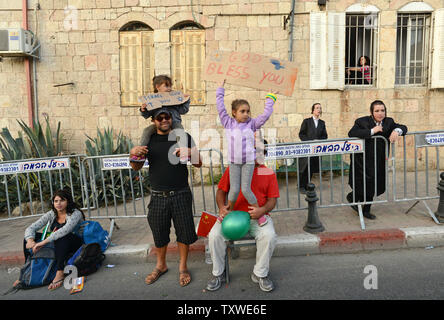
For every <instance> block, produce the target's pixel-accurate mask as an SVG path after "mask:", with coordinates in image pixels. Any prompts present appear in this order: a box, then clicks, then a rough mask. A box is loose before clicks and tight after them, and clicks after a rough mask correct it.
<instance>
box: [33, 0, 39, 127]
mask: <svg viewBox="0 0 444 320" xmlns="http://www.w3.org/2000/svg"><path fill="white" fill-rule="evenodd" d="M37 8H39V3H38V2H37V4H36V6H35V8H34V19H35V24H34V26H35V27H34V36H35V37H37V31H38V30H37ZM32 89H33V93H34V119H35V121H36V122H38V121H39V102H38V98H37V58H35V57H33V58H32Z"/></svg>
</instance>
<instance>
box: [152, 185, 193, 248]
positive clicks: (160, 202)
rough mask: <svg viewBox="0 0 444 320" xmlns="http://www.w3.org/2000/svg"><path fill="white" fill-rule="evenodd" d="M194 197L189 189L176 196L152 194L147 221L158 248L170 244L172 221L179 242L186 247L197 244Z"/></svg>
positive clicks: (177, 193)
mask: <svg viewBox="0 0 444 320" xmlns="http://www.w3.org/2000/svg"><path fill="white" fill-rule="evenodd" d="M192 197H193V196H192V194H191V191H190V190H189V189H188V190H185V191H179V192H176V193H175V194H174V195H157V194H156V193H155V192H153V193H152V194H151V200H150V203H149V205H148V216H147V219H148V224H149V225H150V228H151V231H152V233H153V238H154V244H155V246H156V247H157V248H161V247H164V246H166V245H168V243H169V242H170V229H171V220H173V223H174V229H175V230H176V239H177V242H180V243H183V244H186V245H189V244H192V243H194V242H196V240H197V234H196V228H195V226H194V219H193V207H192V206H193V203H192V202H193V199H192Z"/></svg>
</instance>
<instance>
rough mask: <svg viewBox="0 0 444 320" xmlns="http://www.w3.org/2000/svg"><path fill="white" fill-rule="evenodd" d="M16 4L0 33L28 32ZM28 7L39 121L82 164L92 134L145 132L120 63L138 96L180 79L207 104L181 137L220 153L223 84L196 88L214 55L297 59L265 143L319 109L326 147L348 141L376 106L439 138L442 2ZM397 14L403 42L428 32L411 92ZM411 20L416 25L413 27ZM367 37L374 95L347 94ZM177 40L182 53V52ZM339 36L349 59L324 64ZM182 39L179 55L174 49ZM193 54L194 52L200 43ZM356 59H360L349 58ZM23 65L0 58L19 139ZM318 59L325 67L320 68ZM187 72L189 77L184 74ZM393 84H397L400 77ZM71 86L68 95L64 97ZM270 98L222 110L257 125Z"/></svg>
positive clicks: (2, 6) (54, 1) (81, 2)
mask: <svg viewBox="0 0 444 320" xmlns="http://www.w3.org/2000/svg"><path fill="white" fill-rule="evenodd" d="M10 2H11V1H5V0H0V29H1V28H17V27H21V26H22V19H23V18H22V10H21V3H18V4H10ZM15 2H20V1H15ZM37 4H38V5H37ZM28 6H29V10H28V19H29V29H30V30H32V31H33V33H34V34H35V35H36V37H37V38H38V40H39V42H40V44H41V49H40V59H39V60H38V62H37V63H36V80H37V82H36V83H37V87H36V91H37V101H38V104H37V108H36V110H37V114H36V116H37V117H38V118H39V119H42V117H43V115H45V114H47V115H49V116H50V121H51V122H52V123H56V122H59V121H60V122H61V129H62V131H63V133H64V138H65V140H66V141H65V149H66V151H67V152H84V150H85V144H84V141H85V140H86V136H85V134H87V135H90V136H94V135H95V133H96V130H97V128H105V127H113V128H114V129H115V130H117V131H119V130H121V131H122V132H123V133H124V134H126V135H128V136H130V137H131V138H132V139H133V141H135V142H137V141H138V139H139V136H140V134H141V132H142V130H143V128H144V127H145V126H146V125H147V124H148V122H147V120H144V119H143V118H142V117H141V116H140V115H139V112H138V108H137V107H136V106H134V105H133V106H130V105H124V104H127V103H123V100H124V99H123V98H122V96H123V94H124V93H123V91H125V90H130V91H131V90H133V89H134V88H133V89H131V88H130V87H131V86H129V87H128V88H130V89H128V88H127V87H125V85H123V84H122V81H123V80H122V79H123V73H124V72H125V70H126V69H125V70H123V69H122V68H123V67H122V66H123V64H124V63H129V65H131V61H132V60H131V59H136V60H134V61H136V62H134V61H133V62H134V63H136V64H135V66H136V67H132V70H133V71H134V70H135V68H136V69H137V68H138V67H139V66H142V67H143V68H144V70H145V71H146V72H145V71H144V72H143V73H142V77H143V78H144V79H142V80H143V83H137V88H139V85H140V88H142V89H141V90H148V89H146V88H150V83H149V81H146V80H147V79H148V80H149V79H150V77H151V75H153V74H170V75H173V77H174V75H178V77H179V78H180V79H174V80H175V81H176V82H175V84H179V86H181V88H182V89H183V88H185V91H186V89H192V90H194V91H193V92H192V93H193V94H194V93H196V94H201V96H200V98H199V99H197V98H195V99H194V100H193V103H192V105H191V108H190V112H189V113H188V114H187V115H185V116H184V117H183V119H184V126H185V128H186V129H187V130H188V131H190V132H191V133H193V135H196V134H197V133H202V132H203V131H205V130H206V129H208V130H207V131H206V133H205V134H203V135H202V134H201V137H200V139H199V143H200V147H201V148H202V147H208V146H209V145H210V143H208V141H210V140H213V143H214V140H215V139H211V137H212V136H214V137H215V136H217V133H219V134H220V133H222V127H221V125H220V123H219V122H218V120H217V112H216V106H215V90H216V86H217V84H216V83H211V82H206V83H205V82H200V81H199V77H198V73H199V72H200V69H199V65H200V66H201V65H203V60H204V58H205V55H207V54H209V52H211V51H213V50H227V51H246V52H255V53H259V54H263V55H267V56H273V57H276V58H280V59H285V60H289V59H292V60H293V61H294V62H296V64H297V65H298V69H299V71H298V78H297V81H296V84H295V91H294V94H293V96H292V97H284V96H279V99H278V102H277V104H276V106H275V110H274V112H273V115H272V117H271V119H270V120H269V121H268V122H267V123H266V125H265V129H264V134H265V136H266V137H268V138H276V140H277V141H284V142H290V141H299V139H298V132H299V129H300V125H301V123H302V120H303V119H304V118H306V117H308V116H310V111H311V105H312V104H313V103H314V102H320V103H321V104H322V106H323V115H322V118H323V119H324V120H325V122H326V124H327V129H328V134H329V137H330V138H341V137H346V135H347V132H348V130H349V128H350V127H351V126H352V125H353V122H354V119H356V118H357V117H359V116H363V115H367V114H369V105H370V102H371V101H373V100H375V99H381V100H383V101H384V102H385V103H386V105H387V107H388V115H389V116H392V117H394V118H395V119H396V120H397V121H398V122H400V123H403V124H406V125H407V126H408V127H409V130H410V131H422V130H436V129H444V103H443V101H444V91H443V90H442V89H440V88H439V86H440V85H439V74H438V75H437V72H438V71H437V70H436V68H433V66H435V65H434V64H433V62H432V57H433V52H434V51H435V50H442V48H443V47H444V38H443V39H442V40H440V39H438V40H440V41H441V42H440V43H441V46H442V47H441V48H439V47H437V44H438V43H437V41H438V40H436V39H437V37H435V33H437V32H436V30H438V29H437V28H438V27H439V25H443V24H444V19H442V17H443V15H442V14H441V15H440V14H438V13H439V12H440V9H442V8H443V7H444V1H443V0H427V2H424V3H422V2H421V3H418V2H413V1H410V0H393V1H386V0H373V1H366V0H364V1H351V0H328V1H326V5H325V6H323V5H319V4H318V1H313V0H296V1H292V0H284V1H283V0H195V1H184V0H181V1H179V0H88V1H86V0H29V1H28ZM292 6H294V15H292ZM330 13H332V14H331V15H330ZM333 13H337V14H339V13H340V15H338V16H337V17H338V19H339V20H334V19H335V15H334V14H333ZM316 14H318V15H316ZM402 14H404V15H405V17H406V18H405V19H406V20H405V21H407V24H406V25H405V32H409V33H408V35H407V36H405V35H404V38H405V39H407V38H411V37H413V36H412V33H413V31H412V30H413V29H412V21H414V23H416V25H415V26H416V29H414V31H415V32H416V38H415V39H416V41H418V39H419V38H421V37H419V36H418V35H417V34H419V31H418V30H419V28H418V22H417V21H421V23H424V24H428V25H427V26H424V30H425V29H427V30H425V31H424V30H421V32H423V33H422V34H423V35H425V37H424V39H422V40H424V41H423V42H422V43H421V45H417V47H418V48H417V49H418V50H422V54H423V55H424V57H423V58H422V62H419V64H421V63H422V65H421V68H422V69H421V70H422V71H419V70H420V68H419V67H418V68H417V69H416V70H418V72H417V73H418V74H419V76H418V79H419V80H418V82H415V81H413V82H414V83H412V81H411V80H408V79H407V80H405V77H406V76H405V74H406V73H405V72H407V73H408V72H410V71H411V70H413V67H412V66H413V64H415V63H416V65H415V66H418V61H419V60H420V59H416V58H418V57H416V56H415V59H414V58H413V56H412V55H411V51H412V50H410V51H409V52H410V53H408V54H407V55H408V56H409V60H408V61H407V62H406V61H404V62H402V61H399V59H401V60H402V59H403V58H404V60H405V59H406V58H405V56H406V54H405V52H401V51H402V48H403V47H402V44H401V47H402V48H401V49H400V47H399V46H400V42H399V40H398V41H397V40H396V39H397V37H398V38H399V32H400V31H399V30H400V28H401V29H402V28H403V27H402V26H400V21H403V20H402V17H401V16H400V15H402ZM408 14H410V15H415V14H416V16H413V18H411V17H410V18H409V17H408ZM359 15H369V16H370V18H369V19H367V18H366V17H364V22H365V23H367V26H368V25H370V28H366V26H364V27H363V28H362V27H361V26H359V25H358V24H356V25H352V24H350V25H348V22H346V21H349V17H350V19H351V18H353V16H356V17H357V16H359ZM424 15H425V18H423V16H424ZM330 17H332V19H330ZM375 17H376V19H375ZM317 18H319V19H318V20H316V19H317ZM438 18H440V19H441V20H440V21H438ZM356 19H358V20H359V18H356ZM400 19H401V20H400ZM421 19H422V20H421ZM316 21H317V22H316ZM350 21H351V20H350ZM356 21H357V20H356ZM316 23H318V24H317V26H318V27H319V26H320V28H319V32H318V33H317V34H313V31H314V26H315V24H316ZM344 23H345V25H344ZM292 25H293V27H292ZM347 28H349V29H348V31H347ZM361 29H362V30H364V29H365V31H364V33H365V32H370V34H371V36H370V40H369V41H370V42H368V43H371V45H372V46H373V48H372V49H371V53H370V54H371V55H372V56H371V59H372V60H373V63H372V68H373V69H372V84H371V85H354V84H351V85H350V83H345V80H344V73H345V70H343V69H342V68H343V67H344V65H343V64H344V61H345V64H347V62H350V57H351V56H353V55H355V56H356V55H358V53H359V54H360V52H358V51H361V48H360V47H359V46H358V45H357V44H356V42H364V43H366V41H367V40H365V39H366V36H365V35H361V34H360V32H361ZM369 30H370V31H369ZM124 32H135V33H137V32H139V33H141V34H142V33H143V32H145V33H143V34H146V38H144V37H145V36H143V35H142V36H141V37H142V38H143V39H147V40H146V41H147V42H146V43H145V42H144V43H142V47H140V48H139V49H140V50H141V51H140V52H145V51H144V50H145V49H146V50H149V54H150V56H149V59H148V58H147V59H146V60H143V61H142V62H140V61H138V60H137V58H136V57H133V58H130V59H129V60H128V61H130V62H128V61H126V60H125V61H126V62H124V61H123V59H122V54H123V51H122V50H124V42H123V40H122V39H123V38H122V33H124ZM181 32H182V33H181ZM192 32H196V34H197V33H198V34H199V37H200V38H199V41H201V42H200V45H201V47H202V51H200V53H196V54H194V53H193V52H198V51H193V50H189V51H187V50H185V51H183V50H182V49H180V46H181V45H184V44H185V42H186V41H185V40H183V39H185V38H186V37H187V34H189V33H192ZM335 32H336V34H335ZM344 32H349V33H348V35H350V32H351V34H353V35H354V36H355V37H356V38H355V41H354V40H353V39H352V40H350V39H348V40H347V39H345V42H344V38H346V36H345V35H344ZM401 32H402V31H401ZM441 33H443V34H444V31H441ZM128 34H129V33H128ZM397 34H398V35H397ZM181 35H182V37H183V38H182V40H181V41H184V42H180V41H179V40H180V37H181ZM335 35H336V36H338V37H339V38H340V39H342V40H341V41H342V43H341V44H340V46H339V50H342V51H347V50H348V53H347V52H345V53H344V52H342V53H341V54H339V55H336V53H332V52H330V51H328V52H325V50H324V48H327V49H328V50H330V49H331V50H335V48H336V50H337V46H336V47H335V44H334V43H333V44H332V45H329V44H328V41H330V39H333V38H332V37H334V36H335ZM367 35H368V33H367ZM176 36H177V39H179V40H178V41H179V42H180V43H176V42H175V41H176V40H175V39H176ZM136 37H137V35H136ZM316 37H318V38H316ZM319 37H320V38H319ZM142 38H141V39H142ZM349 38H350V37H349ZM404 38H403V39H404ZM190 39H191V38H190ZM143 41H145V40H143ZM190 41H192V40H190ZM316 41H318V42H316ZM319 41H321V42H319ZM322 41H324V42H325V43H324V42H322ZM144 44H145V45H146V46H145V47H144ZM185 45H186V44H185ZM318 45H319V49H320V51H319V52H317V53H316V52H315V50H314V48H315V47H316V46H318ZM408 45H410V46H412V45H414V44H412V43H408ZM405 46H406V44H404V47H405ZM191 47H192V48H194V49H196V43H194V44H193V45H192V46H191ZM420 47H421V48H420ZM415 48H416V47H415ZM139 49H134V50H136V51H134V52H137V50H139ZM174 50H175V51H174ZM181 50H182V51H181ZM322 50H324V52H322ZM353 50H354V51H355V52H354V53H352V54H350V51H353ZM406 50H407V49H406ZM364 51H365V49H362V52H364ZM367 51H368V50H367ZM202 52H203V53H202ZM418 52H419V51H418ZM316 54H317V55H318V56H316ZM176 55H177V56H176ZM180 55H185V58H183V56H181V57H182V58H181V57H179V56H180ZM191 55H194V57H195V56H196V55H198V56H199V60H198V61H196V60H193V62H192V64H193V65H196V66H197V69H193V70H194V71H193V72H194V75H193V77H194V78H193V79H191V80H190V79H188V78H187V76H186V74H184V73H186V72H188V70H191V69H186V68H184V67H183V66H180V61H182V62H183V61H188V60H186V59H187V57H190V56H191ZM139 58H140V57H139ZM335 58H336V59H339V60H340V61H342V62H341V63H342V64H341V63H340V64H339V66H340V67H341V70H339V78H336V79H332V82H331V83H332V84H331V83H330V80H329V79H324V80H322V79H318V80H317V82H316V81H315V80H316V79H315V73H316V72H317V73H318V76H319V74H321V75H323V74H325V73H328V72H329V70H330V71H331V67H332V65H331V63H333V64H334V61H333V60H334V59H335ZM24 59H25V58H3V60H2V62H0V127H8V128H9V129H10V130H11V131H12V132H15V131H16V130H18V129H19V126H18V123H17V121H16V119H23V120H25V121H26V122H27V121H28V107H27V92H26V80H25V71H24ZM181 59H182V60H181ZM193 59H194V58H193ZM315 59H320V60H316V61H318V62H315V61H314V60H315ZM441 59H444V58H441ZM137 61H138V62H137ZM319 61H320V62H319ZM332 61H333V62H332ZM137 63H141V64H137ZM183 63H185V62H183ZM186 63H188V62H186ZM436 65H438V64H436ZM442 65H443V66H444V62H443V63H442ZM346 66H349V67H350V66H351V65H346ZM318 67H319V69H317V68H318ZM128 68H130V67H128ZM180 68H182V69H181V70H184V72H181V73H180V72H179V73H177V70H179V69H180ZM397 68H407V69H406V70H407V71H405V70H404V80H400V81H398V78H397ZM409 68H410V69H409ZM130 69H131V68H130ZM176 69H177V70H176ZM442 69H443V70H444V68H442ZM316 70H317V71H316ZM319 70H320V71H319ZM399 70H401V69H399ZM134 72H136V71H134ZM400 72H401V71H400ZM415 72H416V71H415ZM134 74H137V72H136V73H133V74H132V73H127V75H129V79H132V80H134V79H133V78H131V77H132V76H133V75H134ZM398 75H400V76H401V78H402V75H403V73H402V72H401V73H399V74H398ZM139 76H140V75H139ZM432 77H438V80H437V82H436V83H438V85H437V86H436V85H435V87H434V88H432V87H433V85H432V83H431V79H432ZM441 77H442V79H444V75H441ZM411 78H413V77H411ZM338 79H339V80H338ZM139 80H140V79H139ZM142 80H140V81H142ZM125 81H126V80H125ZM128 81H129V80H128ZM134 81H135V80H134ZM193 81H194V83H192V82H193ZM196 81H197V82H196ZM402 81H404V83H402ZM405 81H407V82H405ZM409 81H410V82H409ZM136 82H137V81H136ZM136 82H135V83H136ZM188 82H189V83H188ZM67 83H73V85H62V86H58V85H61V84H67ZM196 83H197V84H196ZM436 83H435V84H436ZM442 87H444V86H441V88H442ZM265 94H266V92H264V91H259V90H254V89H249V88H244V87H235V86H231V85H227V96H226V99H227V101H228V102H229V101H230V99H231V100H232V99H234V98H244V99H247V100H248V101H249V102H250V104H251V106H252V114H253V116H254V115H257V114H258V113H259V112H261V110H262V108H263V103H264V97H265ZM133 102H134V101H133ZM227 105H228V103H227ZM222 140H223V135H220V141H219V143H222V142H221V141H222ZM216 147H217V146H216ZM441 157H442V155H441ZM441 164H444V160H443V161H442V162H441Z"/></svg>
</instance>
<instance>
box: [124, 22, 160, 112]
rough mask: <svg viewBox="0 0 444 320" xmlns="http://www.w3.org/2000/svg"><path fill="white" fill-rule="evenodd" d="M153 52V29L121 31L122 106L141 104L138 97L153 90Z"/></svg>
mask: <svg viewBox="0 0 444 320" xmlns="http://www.w3.org/2000/svg"><path fill="white" fill-rule="evenodd" d="M153 52H154V49H153V33H152V31H123V32H121V33H120V91H121V104H122V106H139V105H140V102H139V101H138V97H139V96H141V95H142V94H146V93H148V92H152V85H151V80H152V78H153V76H154V68H153V66H154V54H153Z"/></svg>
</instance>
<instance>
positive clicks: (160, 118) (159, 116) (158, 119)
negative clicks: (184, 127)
mask: <svg viewBox="0 0 444 320" xmlns="http://www.w3.org/2000/svg"><path fill="white" fill-rule="evenodd" d="M155 119H156V120H157V121H159V122H162V121H163V120H170V119H171V116H170V115H169V114H164V115H158V116H157V117H156V118H155Z"/></svg>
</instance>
